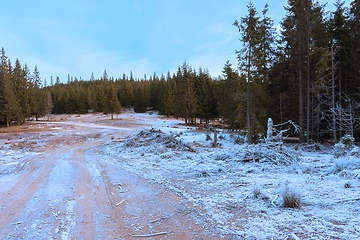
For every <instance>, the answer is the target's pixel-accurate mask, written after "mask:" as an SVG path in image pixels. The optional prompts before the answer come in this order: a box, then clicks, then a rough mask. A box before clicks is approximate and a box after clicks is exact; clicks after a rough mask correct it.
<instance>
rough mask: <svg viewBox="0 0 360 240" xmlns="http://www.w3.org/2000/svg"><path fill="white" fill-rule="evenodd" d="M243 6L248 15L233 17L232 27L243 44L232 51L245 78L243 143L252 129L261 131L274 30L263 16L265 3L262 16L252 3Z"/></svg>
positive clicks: (253, 133)
mask: <svg viewBox="0 0 360 240" xmlns="http://www.w3.org/2000/svg"><path fill="white" fill-rule="evenodd" d="M247 7H248V15H247V16H246V17H242V18H241V21H240V22H238V21H237V20H236V21H235V22H234V26H235V27H237V28H238V30H239V32H240V35H241V39H240V40H241V41H242V43H243V45H244V47H243V49H242V50H241V51H236V53H237V58H238V61H239V69H240V74H241V76H243V77H246V109H247V111H246V112H247V113H246V124H247V131H248V135H247V142H248V143H252V142H253V141H254V137H255V130H258V131H259V130H260V131H261V129H263V130H265V129H264V127H263V126H265V125H266V115H267V114H266V103H267V102H268V98H267V97H268V96H267V93H266V84H267V83H268V75H269V68H270V66H271V63H272V60H273V43H274V29H273V23H272V20H271V19H270V18H269V17H267V16H266V13H267V11H268V6H267V5H265V9H264V10H263V19H260V17H259V16H258V13H257V11H256V9H255V7H254V5H253V3H252V2H250V4H249V5H248V6H247Z"/></svg>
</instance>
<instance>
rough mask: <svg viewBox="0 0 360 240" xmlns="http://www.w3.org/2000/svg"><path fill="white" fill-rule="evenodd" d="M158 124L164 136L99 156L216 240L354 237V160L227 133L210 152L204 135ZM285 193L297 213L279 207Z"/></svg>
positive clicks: (138, 138) (110, 147) (359, 220)
mask: <svg viewBox="0 0 360 240" xmlns="http://www.w3.org/2000/svg"><path fill="white" fill-rule="evenodd" d="M159 121H160V120H159ZM151 123H152V122H151V120H150V121H149V124H151ZM165 123H166V122H165ZM159 125H160V126H159ZM159 125H156V124H152V126H153V127H155V126H158V127H159V129H160V130H161V131H163V132H166V134H165V133H163V134H160V133H159V131H158V130H152V131H146V130H143V131H142V133H141V132H140V134H139V133H135V134H134V135H133V136H131V137H130V138H129V139H128V140H126V141H125V142H119V141H112V142H108V143H107V144H105V145H104V146H102V149H101V151H103V152H105V153H107V154H108V155H109V156H110V157H111V158H112V159H114V160H115V161H117V162H119V164H122V165H125V166H126V167H127V168H128V170H129V171H132V172H134V173H136V174H138V175H140V176H142V177H144V178H146V179H149V180H152V181H154V182H157V183H159V184H162V185H164V186H166V187H168V188H169V189H171V190H173V191H175V192H177V193H178V194H179V195H181V196H183V197H185V198H187V199H188V200H189V201H190V202H191V203H192V204H194V205H195V206H198V207H199V208H200V209H204V210H203V211H202V214H203V217H204V218H205V219H207V220H208V221H209V227H211V226H212V227H213V228H215V229H216V230H217V231H219V233H220V234H221V235H222V236H223V237H227V238H233V239H243V238H245V239H272V238H274V239H286V238H287V237H289V236H291V235H292V234H295V235H296V236H297V237H299V238H306V239H356V238H359V237H360V227H359V226H360V215H359V212H360V204H359V203H360V201H359V200H360V194H359V193H360V188H359V187H360V180H359V179H360V171H359V169H360V160H359V158H358V156H352V157H348V159H334V157H333V156H332V150H331V148H330V147H328V148H326V149H325V150H322V151H316V152H308V151H305V150H302V149H301V146H300V148H299V149H297V148H298V146H297V145H287V146H277V145H273V146H270V147H269V146H267V145H265V144H263V145H250V146H248V145H239V144H235V143H234V142H235V139H236V138H237V136H233V135H236V134H230V133H226V132H222V133H220V135H222V137H221V139H219V142H220V144H221V145H220V147H217V148H211V147H210V146H211V144H210V141H206V135H210V137H211V138H213V133H209V132H206V131H197V130H196V129H195V128H192V127H185V126H174V125H171V126H168V125H167V124H163V122H162V123H161V124H160V123H159ZM151 132H152V134H151ZM144 133H146V134H144ZM158 135H159V136H158ZM161 139H162V140H163V141H161ZM169 139H175V140H176V141H177V142H173V144H169ZM177 143H178V144H179V145H178V146H183V145H185V146H188V147H189V148H186V147H175V146H174V144H175V145H176V144H177ZM295 148H296V149H297V150H295ZM189 149H190V150H189ZM192 150H195V152H193V151H192ZM338 165H340V166H338ZM336 166H337V167H336ZM285 186H290V187H291V188H290V189H294V191H296V192H298V193H299V194H301V196H302V203H301V206H300V207H299V208H286V207H284V206H283V199H282V197H281V191H282V190H283V189H284V187H285ZM292 236H294V235H292ZM289 239H290V238H289Z"/></svg>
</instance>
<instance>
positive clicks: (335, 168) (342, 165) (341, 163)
mask: <svg viewBox="0 0 360 240" xmlns="http://www.w3.org/2000/svg"><path fill="white" fill-rule="evenodd" d="M348 165H349V161H348V160H347V159H345V158H339V159H338V160H336V161H335V162H334V164H333V165H332V167H331V168H330V171H329V173H339V172H341V171H343V170H344V169H346V168H347V167H348Z"/></svg>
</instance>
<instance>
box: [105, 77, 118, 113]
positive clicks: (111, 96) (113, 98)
mask: <svg viewBox="0 0 360 240" xmlns="http://www.w3.org/2000/svg"><path fill="white" fill-rule="evenodd" d="M107 112H108V113H110V114H111V119H113V118H114V117H113V115H114V113H115V114H120V112H121V104H120V102H119V100H118V98H117V95H116V91H115V87H114V85H113V84H112V83H110V84H109V86H108V91H107Z"/></svg>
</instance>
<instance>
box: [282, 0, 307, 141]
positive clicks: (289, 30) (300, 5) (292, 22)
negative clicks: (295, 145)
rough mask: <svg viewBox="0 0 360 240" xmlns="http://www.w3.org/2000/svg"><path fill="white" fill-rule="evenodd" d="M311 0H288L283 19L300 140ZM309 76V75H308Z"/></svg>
mask: <svg viewBox="0 0 360 240" xmlns="http://www.w3.org/2000/svg"><path fill="white" fill-rule="evenodd" d="M310 3H311V1H310V0H288V6H287V7H285V10H286V11H287V14H286V17H285V18H284V20H283V21H282V23H281V24H282V28H283V32H282V41H283V42H284V43H285V55H287V56H289V58H290V62H289V64H290V66H289V67H290V69H291V70H292V76H293V78H297V79H298V81H297V89H298V103H299V104H298V106H299V108H298V111H299V125H300V142H304V141H305V111H304V95H305V93H304V89H305V83H306V81H305V80H306V79H307V78H306V73H307V71H306V66H307V65H306V63H307V59H308V58H307V56H308V54H309V41H308V39H309V32H308V31H309V21H308V17H309V16H308V14H309V11H308V8H309V7H308V6H309V4H310ZM308 77H309V75H308Z"/></svg>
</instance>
